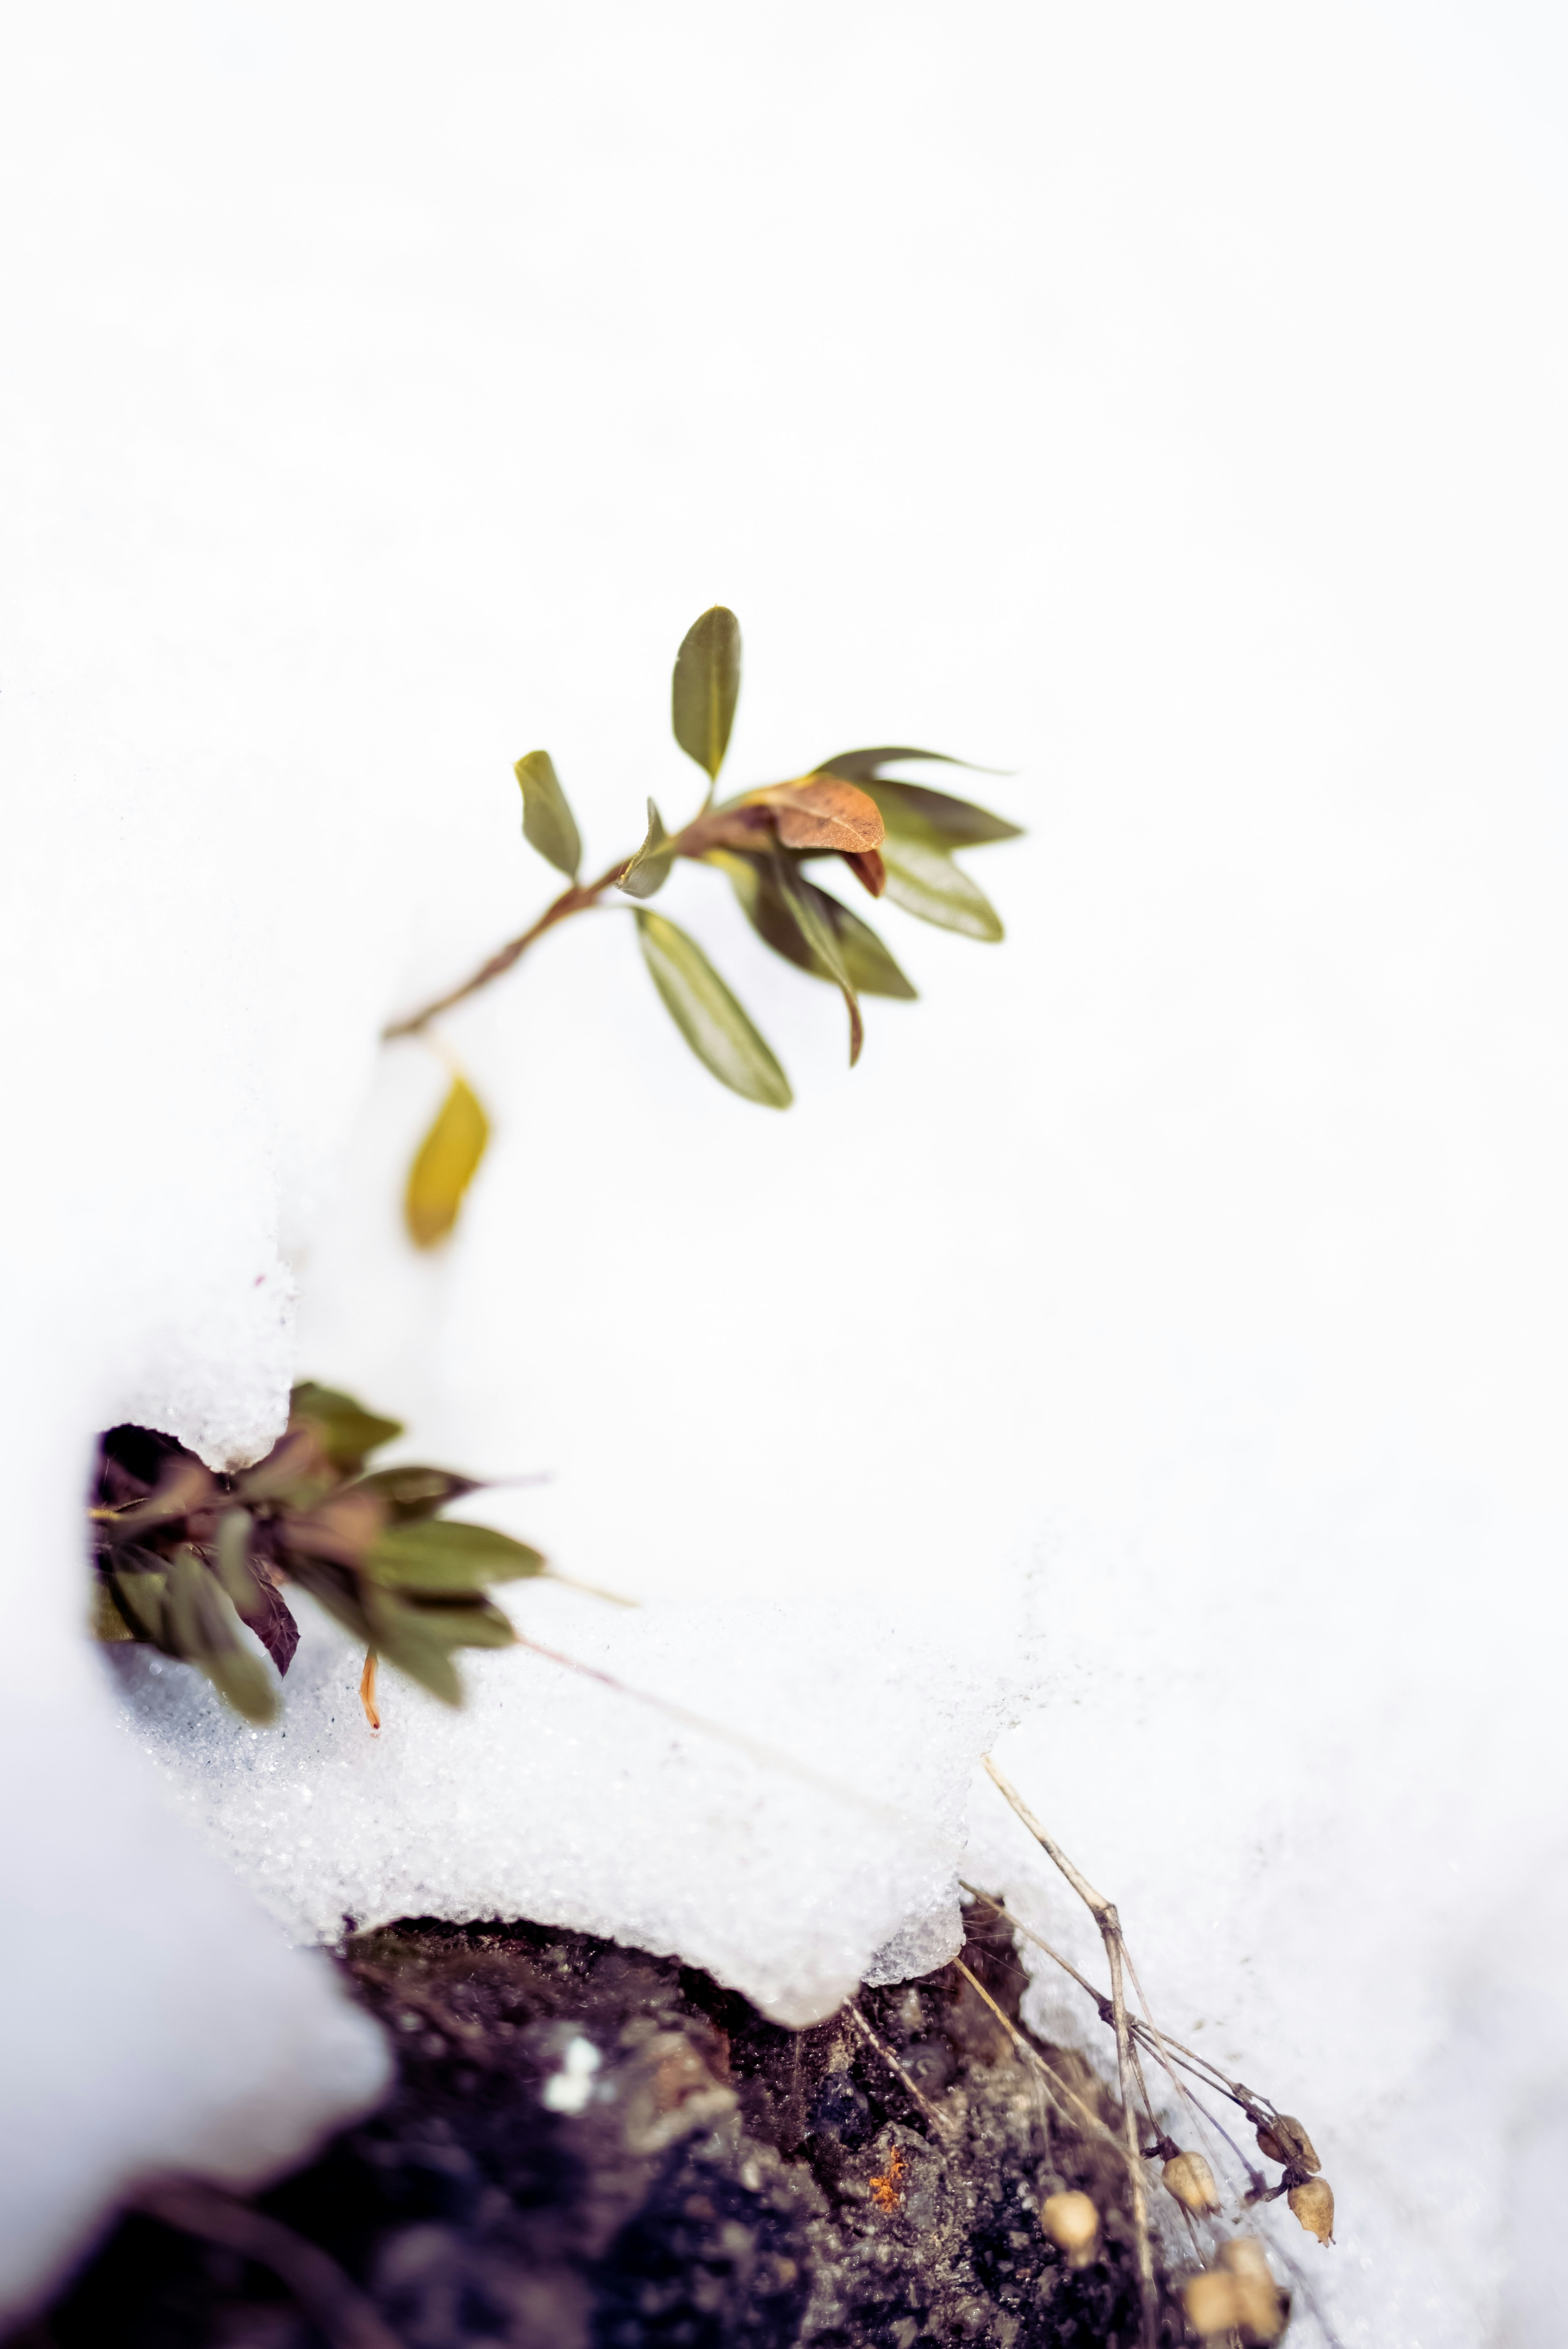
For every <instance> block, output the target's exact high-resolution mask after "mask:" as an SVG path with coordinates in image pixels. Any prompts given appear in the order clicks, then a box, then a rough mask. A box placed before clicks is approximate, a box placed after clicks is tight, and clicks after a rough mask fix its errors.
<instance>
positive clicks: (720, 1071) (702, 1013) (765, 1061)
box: [637, 907, 794, 1109]
mask: <svg viewBox="0 0 1568 2349" xmlns="http://www.w3.org/2000/svg"><path fill="white" fill-rule="evenodd" d="M637 936H638V939H639V941H640V942H641V945H642V949H643V958H644V960H645V962H646V964H647V966H648V969H649V971H650V972H651V973H652V975H653V981H654V985H655V987H656V988H658V990H659V994H660V996H661V997H662V999H663V1000H664V1005H665V1010H666V1011H667V1012H668V1013H669V1015H670V1018H671V1019H673V1020H674V1021H675V1023H676V1027H677V1028H678V1029H679V1030H680V1031H681V1034H682V1035H683V1036H684V1037H685V1038H686V1042H687V1043H688V1044H689V1045H690V1046H691V1048H692V1050H693V1051H694V1052H695V1053H696V1056H697V1059H698V1060H699V1061H701V1062H702V1064H703V1066H704V1068H705V1069H707V1070H709V1071H711V1073H712V1074H713V1075H714V1076H716V1077H717V1079H718V1081H719V1083H720V1084H721V1085H727V1086H728V1087H729V1089H730V1091H731V1092H737V1093H739V1094H741V1095H742V1096H743V1098H744V1099H745V1100H747V1101H754V1102H760V1103H761V1105H762V1106H763V1107H764V1108H765V1109H788V1108H789V1103H790V1102H791V1100H792V1099H793V1098H794V1096H793V1095H792V1094H791V1092H790V1091H789V1078H788V1077H787V1076H786V1075H785V1074H784V1071H783V1070H782V1069H781V1068H780V1067H779V1063H778V1061H776V1060H775V1059H774V1057H773V1055H772V1053H771V1052H770V1051H769V1049H768V1046H767V1045H766V1044H765V1043H764V1042H763V1040H762V1038H761V1037H760V1036H759V1035H758V1032H757V1030H756V1029H755V1028H754V1027H753V1026H752V1024H751V1022H750V1020H749V1019H748V1018H747V1016H746V1013H745V1012H744V1011H743V1010H742V1009H741V1008H740V1006H739V1004H738V1002H737V1001H736V999H735V998H734V996H733V995H731V993H730V991H729V989H728V988H727V987H726V985H725V983H724V981H723V979H722V978H720V977H719V975H718V973H717V971H716V970H715V968H714V967H713V965H712V964H711V963H710V962H709V961H708V958H707V956H706V955H705V954H704V953H703V951H702V948H701V947H699V946H698V945H697V944H696V940H695V939H694V938H689V937H687V936H686V932H685V931H684V930H682V929H677V928H676V925H675V923H674V922H670V921H666V920H665V916H663V915H662V914H651V913H647V912H645V910H643V909H642V908H641V907H639V908H638V912H637Z"/></svg>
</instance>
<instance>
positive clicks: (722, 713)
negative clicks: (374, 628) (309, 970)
mask: <svg viewBox="0 0 1568 2349" xmlns="http://www.w3.org/2000/svg"><path fill="white" fill-rule="evenodd" d="M739 693H740V624H739V622H738V620H737V619H736V616H735V615H734V613H733V612H730V611H727V610H726V609H725V607H724V606H723V605H715V606H714V608H713V609H712V610H711V611H708V612H705V613H704V614H703V616H702V617H701V618H700V619H699V620H698V621H696V624H695V625H694V626H692V627H691V628H690V629H689V630H688V631H687V633H686V637H685V640H684V641H683V643H682V645H681V647H680V651H679V653H678V655H677V656H676V666H675V674H674V678H673V680H672V686H671V719H672V723H673V726H674V730H675V738H676V741H677V743H678V744H679V745H680V747H681V749H682V750H684V751H685V752H686V755H687V757H688V758H690V759H692V760H694V761H696V765H697V766H698V767H700V768H701V769H702V771H703V772H704V773H705V774H706V776H707V796H706V798H705V799H704V801H703V803H702V806H701V807H700V809H699V810H698V812H696V815H695V816H693V817H692V818H691V820H690V822H689V823H686V824H684V825H682V826H681V827H680V828H679V829H677V830H676V831H675V832H673V833H672V832H670V831H668V830H667V829H666V827H665V823H664V820H663V818H662V816H661V814H660V812H659V810H658V808H657V807H656V806H655V802H653V801H652V800H650V801H649V802H648V824H647V832H646V834H645V838H644V841H643V843H642V846H641V847H640V848H639V849H638V850H637V851H636V852H635V854H634V855H632V856H630V857H626V858H623V859H622V860H621V861H620V862H619V863H618V864H614V865H613V866H612V867H611V868H610V870H609V871H608V872H607V873H605V874H603V875H602V877H601V878H600V879H598V880H596V881H591V882H584V881H583V878H582V865H583V843H582V837H581V834H580V833H579V831H578V828H577V822H576V819H575V817H574V816H573V812H572V809H571V805H570V803H569V802H568V801H567V797H566V794H565V792H564V791H563V790H562V785H561V780H560V777H559V776H558V775H557V773H556V771H555V766H554V762H553V761H552V759H551V756H550V754H549V752H548V751H546V750H531V751H529V753H528V754H527V756H526V757H525V758H521V759H520V760H519V761H517V765H516V770H515V772H516V775H517V781H518V784H519V786H520V788H521V792H522V830H523V837H524V838H525V839H526V840H527V842H528V843H529V844H530V846H531V847H532V848H534V849H536V850H537V851H538V853H539V854H540V855H541V856H542V857H544V858H545V859H546V861H547V862H548V863H549V864H553V865H554V867H555V868H556V870H557V872H559V873H561V874H564V876H565V878H566V881H567V883H568V886H567V888H566V889H565V890H564V891H563V892H562V895H560V896H559V897H557V898H556V899H555V900H554V902H553V903H552V905H550V906H549V907H548V908H547V909H546V911H545V913H544V914H543V915H542V916H541V918H540V920H539V921H538V922H536V923H535V924H534V925H533V926H532V928H531V929H530V930H529V931H526V932H525V933H524V934H523V936H522V937H521V938H520V939H517V940H514V941H513V942H512V944H511V946H510V947H504V948H503V949H502V950H501V952H500V954H498V955H496V956H494V957H492V958H491V960H490V963H488V964H486V965H485V966H484V967H483V968H482V969H481V970H480V972H479V973H477V974H476V976H475V978H473V979H471V980H470V981H469V983H468V985H467V986H466V987H464V988H459V989H458V990H457V991H456V993H455V994H454V995H453V996H450V997H448V998H445V999H443V1000H442V1002H441V1003H440V1004H438V1005H433V1006H431V1007H430V1008H429V1009H428V1011H427V1012H425V1013H422V1014H420V1015H418V1017H417V1018H416V1019H411V1020H407V1021H404V1022H401V1023H400V1024H399V1025H398V1026H397V1028H395V1029H394V1030H390V1031H389V1032H390V1033H393V1034H409V1033H413V1032H416V1031H417V1030H418V1029H419V1028H421V1027H422V1026H424V1025H425V1024H426V1023H427V1022H428V1019H430V1018H431V1017H433V1016H434V1014H435V1012H436V1011H438V1010H440V1009H447V1008H449V1005H450V1004H452V1003H455V1002H457V1001H459V1000H461V999H462V998H463V997H465V996H467V995H468V994H470V993H472V992H473V991H474V990H475V988H478V987H480V986H483V985H486V984H488V983H489V981H490V979H491V978H497V977H500V975H501V973H502V972H503V971H505V970H507V969H510V968H511V965H512V963H513V962H515V961H516V960H517V958H518V957H519V956H520V955H521V953H522V952H523V951H524V949H525V948H526V947H528V946H530V945H531V944H532V943H533V941H534V940H535V939H536V938H537V937H538V936H542V933H543V932H544V931H545V930H546V929H549V928H552V927H553V926H556V924H557V923H559V922H560V921H562V920H563V919H565V918H566V917H567V916H570V915H572V914H574V913H577V912H580V911H582V910H583V909H584V908H585V907H587V906H589V905H593V904H596V903H597V902H599V901H600V900H601V899H602V898H603V896H604V895H605V894H606V893H607V892H608V891H609V890H611V889H614V890H617V891H619V892H620V893H621V895H624V896H626V897H629V898H631V899H632V900H633V901H634V905H635V912H636V924H637V934H638V937H639V940H640V942H641V946H642V950H643V957H644V960H645V963H646V966H647V968H648V971H649V974H650V976H651V978H652V979H653V982H654V985H655V988H656V989H657V991H658V994H659V997H660V999H661V1001H662V1002H663V1003H664V1005H665V1009H667V1010H668V1012H669V1014H670V1017H671V1019H673V1020H674V1021H675V1024H676V1027H677V1029H678V1030H680V1033H681V1035H682V1036H683V1037H684V1038H685V1040H686V1043H687V1044H688V1045H689V1046H690V1047H691V1049H692V1050H693V1051H694V1052H695V1053H696V1057H697V1059H698V1060H699V1061H701V1062H702V1064H703V1066H704V1067H705V1068H706V1069H707V1070H708V1071H710V1072H711V1073H712V1074H713V1075H714V1076H716V1077H717V1079H718V1081H719V1082H720V1083H721V1084H725V1085H727V1086H728V1087H729V1088H730V1090H731V1092H737V1093H739V1094H740V1095H741V1096H742V1097H743V1098H744V1099H745V1100H747V1101H752V1102H758V1103H760V1104H761V1105H762V1106H764V1107H765V1108H769V1109H787V1108H788V1107H789V1102H790V1101H791V1099H792V1095H791V1092H790V1089H789V1079H788V1077H787V1076H786V1075H785V1073H784V1071H783V1069H782V1068H781V1066H780V1065H779V1061H778V1058H777V1056H776V1055H775V1053H774V1052H773V1050H772V1048H771V1047H770V1046H769V1043H768V1042H767V1040H766V1039H765V1038H764V1037H763V1036H762V1035H761V1034H760V1033H759V1032H758V1029H757V1027H756V1025H755V1024H754V1022H753V1021H752V1019H751V1018H750V1016H749V1015H748V1012H747V1011H746V1010H745V1009H744V1008H743V1006H742V1005H741V1004H740V1002H739V1001H738V999H737V998H736V996H735V994H734V993H733V991H732V990H731V988H729V986H728V985H727V982H726V981H725V980H724V979H723V978H721V977H720V975H719V973H718V972H717V970H716V969H715V968H714V967H713V965H712V963H711V962H710V961H709V960H708V958H707V955H706V954H705V953H704V952H703V950H702V948H701V947H699V946H698V945H697V943H696V939H695V938H693V937H691V936H689V935H688V934H687V932H686V931H685V930H683V929H682V928H681V927H680V926H678V925H677V924H676V923H675V922H673V921H671V920H670V919H669V918H668V917H667V916H665V915H664V914H662V913H658V912H655V910H654V908H653V906H652V905H651V904H650V902H649V901H650V900H651V899H652V898H654V897H655V896H656V895H658V893H659V891H660V890H661V889H662V888H663V887H664V885H665V882H666V881H667V880H668V878H669V875H670V873H671V871H672V870H673V868H674V866H675V864H676V860H677V859H679V858H685V859H688V860H690V861H691V862H693V863H696V864H706V865H708V866H711V867H712V868H713V869H714V870H716V871H717V872H719V873H721V874H723V875H724V876H725V878H726V879H727V881H728V883H729V885H730V886H731V888H732V889H733V890H734V892H735V895H736V899H737V902H738V905H739V906H740V909H741V911H742V912H743V914H744V915H745V916H746V918H747V920H748V922H749V923H750V925H751V926H752V928H753V929H754V930H755V931H756V933H757V935H758V937H759V938H760V939H761V940H762V942H763V944H764V945H765V946H767V947H770V948H771V949H772V951H773V952H774V953H775V954H778V955H780V956H782V957H783V958H784V959H785V960H786V961H787V962H789V963H792V964H793V965H794V966H795V968H797V969H798V970H801V971H805V972H807V973H808V974H809V975H810V977H811V978H817V979H820V980H822V981H823V982H824V983H825V984H827V985H829V986H830V987H836V988H838V990H839V992H840V993H841V996H842V997H843V999H844V1004H845V1008H846V1010H847V1012H848V1015H849V1029H850V1061H851V1066H853V1064H854V1063H855V1061H858V1060H859V1058H860V1055H861V1045H862V1042H863V1040H864V1025H863V1020H862V1017H861V997H862V996H870V995H880V996H888V997H892V998H894V999H902V1000H903V1001H906V1002H907V1001H910V1000H912V999H913V996H914V993H915V990H914V988H913V987H912V986H911V984H910V982H909V980H908V979H907V978H905V976H904V974H903V971H902V970H901V969H900V968H899V966H898V964H897V962H896V961H895V959H894V957H893V956H892V952H891V951H890V949H889V948H888V947H887V946H886V945H885V944H884V943H883V941H882V938H881V937H880V936H878V935H877V933H876V931H875V930H874V929H872V926H871V925H870V924H869V923H868V922H866V921H864V920H862V919H861V916H859V915H858V914H856V913H853V912H851V908H850V907H849V906H848V905H844V904H843V903H842V902H841V899H839V898H838V897H836V896H834V895H831V894H830V892H829V891H828V890H827V889H825V888H823V887H822V885H821V884H820V881H818V880H815V879H812V878H810V877H809V875H808V873H807V871H806V867H807V866H808V865H810V864H813V863H817V862H820V860H821V859H823V858H828V857H831V858H834V859H836V860H837V861H838V862H839V863H841V864H842V865H843V866H844V867H845V869H846V870H847V871H848V872H850V873H851V874H853V875H854V877H855V879H856V881H857V882H858V883H859V884H860V885H861V887H862V888H863V889H865V890H866V891H867V892H868V894H869V895H871V896H872V897H873V898H874V897H881V896H883V895H886V896H887V897H888V898H889V899H890V900H891V901H892V904H894V905H898V906H901V907H902V908H903V911H904V912H906V913H909V914H913V915H914V916H916V917H917V918H918V919H919V920H921V921H923V922H931V923H934V925H935V926H937V927H938V928H939V929H944V930H952V931H954V932H955V933H956V934H957V935H958V936H961V937H968V938H979V939H985V940H992V941H995V940H996V939H999V938H1000V937H1001V936H1002V924H1001V921H1000V919H999V918H998V916H997V915H996V912H995V908H994V907H993V906H992V905H990V903H989V902H988V900H987V899H986V897H985V895H984V893H983V892H982V891H981V890H980V888H979V887H978V886H977V885H976V884H975V882H974V881H973V880H972V879H971V877H970V875H969V874H968V873H967V872H965V870H964V868H963V867H962V866H961V865H960V864H958V863H957V861H956V856H955V852H956V851H958V850H961V849H966V848H977V847H981V846H983V845H985V843H988V842H992V841H1000V840H1012V839H1016V837H1017V835H1018V831H1019V827H1018V826H1017V825H1016V824H1014V823H1007V822H1006V819H1005V818H1003V817H1001V816H997V815H993V814H992V813H991V812H990V811H989V810H988V809H985V808H983V807H978V806H976V805H975V802H973V801H970V800H963V799H958V798H955V797H954V795H953V794H952V793H950V792H943V791H937V790H934V789H932V788H930V787H929V786H927V785H924V784H921V783H913V782H908V781H903V780H901V779H895V778H894V777H892V776H891V775H889V774H888V773H887V772H886V770H887V769H888V768H890V767H897V766H901V765H905V764H908V763H911V762H918V761H925V762H928V763H930V764H934V765H939V766H947V767H955V766H963V765H965V764H966V763H967V762H966V761H963V760H958V759H952V758H949V757H947V756H946V755H945V754H944V752H942V751H939V750H914V749H912V748H910V747H908V746H899V745H896V744H893V745H886V746H883V747H882V748H881V749H875V750H842V751H839V752H837V753H836V754H835V755H834V756H833V757H831V758H829V759H824V760H823V761H821V762H820V765H818V766H816V767H813V768H811V769H810V771H809V772H808V773H806V774H804V775H799V776H797V777H795V778H793V779H792V780H791V781H787V782H782V783H769V784H764V785H761V786H760V787H758V788H756V789H753V790H750V791H746V792H740V793H739V794H738V796H737V797H735V798H733V799H728V800H724V801H721V802H719V801H716V797H715V794H716V792H717V783H718V777H719V772H720V770H721V769H722V767H723V765H724V761H725V755H726V752H727V750H728V747H729V736H730V730H731V728H732V726H733V724H734V720H735V710H736V704H737V701H738V698H739ZM488 1135H489V1126H488V1123H487V1121H486V1118H485V1114H484V1111H483V1109H482V1108H481V1107H480V1102H479V1101H478V1100H477V1098H476V1096H475V1094H474V1092H473V1090H472V1088H471V1087H470V1086H469V1083H468V1081H467V1080H466V1079H464V1078H461V1077H455V1078H454V1079H453V1081H452V1084H451V1087H450V1090H449V1092H448V1094H447V1097H446V1099H445V1101H444V1102H443V1103H442V1105H441V1108H440V1111H439V1112H438V1116H437V1118H436V1122H435V1123H434V1125H433V1126H432V1127H431V1129H430V1131H429V1133H428V1134H427V1136H426V1138H425V1140H424V1143H422V1145H421V1147H420V1150H419V1153H418V1156H417V1158H416V1160H415V1162H414V1165H413V1169H412V1171H411V1173H410V1175H409V1179H408V1186H407V1195H406V1200H405V1212H406V1220H407V1228H408V1232H409V1235H410V1237H412V1239H413V1240H414V1242H415V1244H416V1246H418V1247H433V1246H434V1245H435V1244H436V1242H437V1241H438V1240H440V1239H442V1238H444V1237H446V1235H447V1234H448V1233H449V1231H450V1230H451V1229H452V1226H453V1225H454V1224H455V1222H456V1220H457V1217H458V1214H459V1208H460V1206H461V1203H462V1198H463V1195H464V1193H465V1191H466V1189H467V1187H468V1185H469V1182H470V1181H471V1180H472V1178H473V1175H474V1174H475V1173H476V1171H477V1169H478V1167H479V1164H480V1159H481V1157H482V1156H483V1154H484V1149H485V1144H486V1141H487V1139H488Z"/></svg>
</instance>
